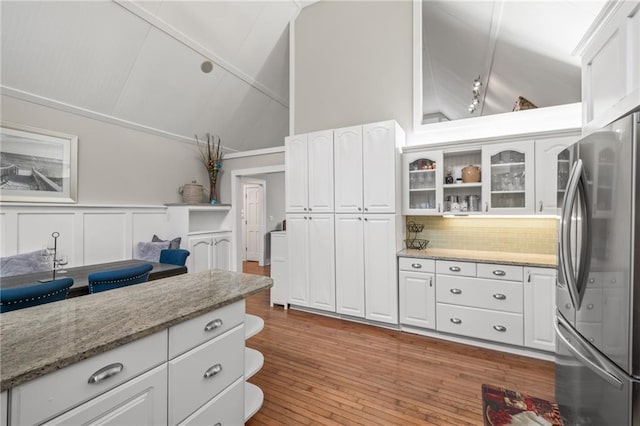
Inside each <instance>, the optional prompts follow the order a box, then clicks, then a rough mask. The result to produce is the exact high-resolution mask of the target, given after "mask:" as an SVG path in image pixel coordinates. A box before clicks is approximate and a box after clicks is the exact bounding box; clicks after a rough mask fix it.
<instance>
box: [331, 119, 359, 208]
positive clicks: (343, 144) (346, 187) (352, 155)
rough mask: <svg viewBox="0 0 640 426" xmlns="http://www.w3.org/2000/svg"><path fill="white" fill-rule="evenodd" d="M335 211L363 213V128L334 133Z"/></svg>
mask: <svg viewBox="0 0 640 426" xmlns="http://www.w3.org/2000/svg"><path fill="white" fill-rule="evenodd" d="M333 150H334V176H335V185H334V186H335V211H336V213H362V211H363V208H364V200H363V196H362V188H363V185H364V183H363V178H364V175H363V167H364V164H363V162H362V155H363V152H362V126H353V127H347V128H343V129H336V130H334V131H333Z"/></svg>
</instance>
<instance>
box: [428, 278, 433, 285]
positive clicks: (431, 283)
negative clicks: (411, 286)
mask: <svg viewBox="0 0 640 426" xmlns="http://www.w3.org/2000/svg"><path fill="white" fill-rule="evenodd" d="M429 287H433V277H429Z"/></svg>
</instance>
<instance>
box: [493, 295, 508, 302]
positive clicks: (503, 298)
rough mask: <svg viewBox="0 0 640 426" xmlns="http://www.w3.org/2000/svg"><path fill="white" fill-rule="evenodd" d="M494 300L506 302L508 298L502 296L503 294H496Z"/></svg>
mask: <svg viewBox="0 0 640 426" xmlns="http://www.w3.org/2000/svg"><path fill="white" fill-rule="evenodd" d="M493 298H494V299H497V300H505V299H506V298H507V296H505V295H504V294H501V293H496V294H494V295H493Z"/></svg>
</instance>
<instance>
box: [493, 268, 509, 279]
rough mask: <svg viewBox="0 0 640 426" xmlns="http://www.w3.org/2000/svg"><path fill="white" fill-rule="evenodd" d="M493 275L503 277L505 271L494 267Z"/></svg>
mask: <svg viewBox="0 0 640 426" xmlns="http://www.w3.org/2000/svg"><path fill="white" fill-rule="evenodd" d="M493 275H495V276H497V277H504V276H505V275H507V273H506V272H504V271H502V270H500V269H496V270H495V271H493Z"/></svg>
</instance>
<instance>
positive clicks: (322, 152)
mask: <svg viewBox="0 0 640 426" xmlns="http://www.w3.org/2000/svg"><path fill="white" fill-rule="evenodd" d="M285 166H286V170H285V186H286V190H285V192H286V211H287V212H288V213H304V212H314V213H326V212H332V211H333V198H334V196H333V131H332V130H326V131H322V132H315V133H309V134H305V135H296V136H290V137H287V138H285Z"/></svg>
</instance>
